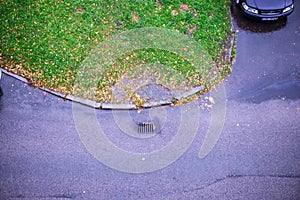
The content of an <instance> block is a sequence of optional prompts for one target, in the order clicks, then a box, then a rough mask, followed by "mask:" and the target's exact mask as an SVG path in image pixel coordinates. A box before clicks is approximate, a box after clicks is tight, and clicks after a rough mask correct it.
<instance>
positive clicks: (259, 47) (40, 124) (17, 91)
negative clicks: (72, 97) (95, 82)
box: [0, 1, 300, 199]
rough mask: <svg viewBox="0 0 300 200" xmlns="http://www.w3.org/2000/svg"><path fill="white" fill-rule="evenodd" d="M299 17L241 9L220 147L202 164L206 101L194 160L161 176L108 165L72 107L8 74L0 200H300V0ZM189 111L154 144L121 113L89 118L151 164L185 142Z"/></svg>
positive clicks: (1, 120) (163, 128)
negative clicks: (265, 18) (131, 129)
mask: <svg viewBox="0 0 300 200" xmlns="http://www.w3.org/2000/svg"><path fill="white" fill-rule="evenodd" d="M295 9H296V10H295V11H294V13H293V14H292V15H291V16H289V17H288V19H287V21H285V20H281V21H278V22H271V23H267V24H265V23H260V22H252V21H251V20H248V19H246V18H244V17H243V16H242V15H241V14H240V13H239V11H238V10H235V8H233V9H232V11H233V16H234V20H235V28H236V30H237V44H236V45H237V49H236V55H237V56H236V62H235V63H234V65H233V71H232V74H231V75H230V76H228V77H227V79H226V80H225V81H224V83H223V84H222V86H224V87H225V91H226V95H227V98H226V99H227V100H226V117H225V118H224V120H225V123H224V126H223V129H222V132H221V135H220V138H219V140H218V142H217V144H216V145H215V146H214V148H213V149H212V151H211V152H210V153H209V154H208V155H207V156H206V157H205V158H203V159H200V158H199V156H198V154H199V150H200V147H201V145H202V144H203V142H204V141H205V139H204V138H205V137H206V136H205V135H206V133H207V130H208V127H209V124H210V119H211V116H212V110H211V109H210V108H209V106H207V105H206V106H205V104H209V103H211V101H210V102H209V101H206V99H208V98H205V96H203V97H202V98H201V99H199V100H198V101H197V102H196V105H192V108H193V109H194V110H198V111H199V116H200V117H199V118H197V116H196V115H192V114H191V115H190V116H189V117H188V121H190V122H193V121H195V120H196V121H197V123H196V126H197V132H196V134H195V138H194V139H193V141H192V143H191V144H190V146H189V148H188V149H187V151H186V152H184V153H183V155H182V156H180V157H179V158H178V159H177V160H176V161H175V162H173V163H171V164H170V165H168V166H166V167H164V168H162V169H159V170H156V171H152V172H147V173H127V172H122V171H119V170H116V169H113V168H112V167H108V166H107V165H105V164H103V163H102V162H100V161H99V160H97V159H96V156H95V155H93V154H92V153H89V151H88V150H87V148H86V146H85V144H84V142H82V141H83V140H82V136H81V135H80V134H79V133H78V132H79V130H80V128H78V124H76V123H78V121H77V122H76V120H74V105H73V104H72V102H70V101H64V100H63V99H61V98H58V97H56V96H53V95H51V94H48V93H45V92H44V91H41V90H36V89H34V88H31V87H29V86H27V85H26V84H24V83H22V82H20V81H18V80H16V79H13V78H11V77H9V76H7V75H4V76H3V80H2V83H1V84H2V88H3V91H4V96H3V97H2V98H1V100H0V199H300V190H299V188H300V154H299V152H300V145H299V144H300V123H299V119H300V118H299V117H300V90H299V89H300V23H299V19H300V5H299V1H296V2H295ZM256 28H257V29H256ZM264 28H266V29H264ZM272 28H274V29H272ZM208 95H209V94H207V95H206V97H207V96H208ZM76 105H77V104H76ZM203 105H204V106H203ZM212 106H214V105H212ZM203 107H204V109H203ZM185 109H186V107H184V106H182V107H169V106H167V107H161V108H156V110H155V111H154V112H158V113H159V115H160V116H164V117H162V118H160V119H158V120H159V121H160V122H161V124H160V127H159V129H160V131H159V133H155V135H154V136H153V135H151V137H150V136H149V138H144V139H140V138H136V137H135V136H131V135H128V133H127V131H126V130H124V129H123V128H124V127H123V128H122V124H121V125H120V124H119V123H118V119H117V118H116V116H118V115H116V113H114V112H113V111H110V110H94V109H92V108H88V107H86V108H84V111H83V112H85V113H89V112H92V113H94V114H95V116H96V118H97V120H98V123H99V126H100V127H101V129H102V130H103V131H104V132H105V134H106V136H107V138H109V140H110V141H112V143H114V144H115V146H118V147H119V148H121V149H124V150H126V151H129V152H144V153H145V155H147V153H150V152H153V151H156V150H157V149H162V148H163V147H164V146H166V145H168V144H169V143H170V141H171V140H172V138H174V137H175V136H176V134H177V133H178V129H179V126H180V123H182V122H183V121H184V119H183V118H182V110H185ZM150 112H153V111H151V109H150V110H149V109H148V110H142V111H130V112H129V115H130V116H131V118H132V120H133V121H134V122H136V123H138V122H143V121H147V120H149V113H150ZM85 123H88V122H85ZM187 124H189V123H188V122H187ZM192 125H193V124H192ZM125 132H126V133H127V134H125ZM145 137H147V136H145ZM98 142H99V144H100V146H101V144H102V143H101V142H102V141H98ZM99 148H100V147H99ZM106 152H107V153H108V154H109V152H110V149H106ZM114 156H115V155H114V154H112V155H111V157H112V159H115V157H114ZM147 159H148V157H147V156H146V157H145V158H143V159H142V160H145V161H147ZM164 159H167V157H162V158H161V160H162V161H163V160H164ZM123 162H124V163H125V165H129V166H130V165H131V164H132V163H130V162H126V160H124V161H123ZM150 164H151V163H150ZM154 164H156V163H154Z"/></svg>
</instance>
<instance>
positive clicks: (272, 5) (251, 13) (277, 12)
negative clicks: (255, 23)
mask: <svg viewBox="0 0 300 200" xmlns="http://www.w3.org/2000/svg"><path fill="white" fill-rule="evenodd" d="M234 1H235V3H236V5H237V6H239V7H240V8H241V9H242V11H243V12H244V14H245V15H246V16H247V17H250V18H253V19H257V20H263V21H267V20H277V19H279V18H283V17H287V16H288V15H289V14H291V13H292V12H293V10H294V0H234Z"/></svg>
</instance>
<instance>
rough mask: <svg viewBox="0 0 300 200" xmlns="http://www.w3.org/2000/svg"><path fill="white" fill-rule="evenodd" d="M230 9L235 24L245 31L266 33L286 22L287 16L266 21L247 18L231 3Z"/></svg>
mask: <svg viewBox="0 0 300 200" xmlns="http://www.w3.org/2000/svg"><path fill="white" fill-rule="evenodd" d="M230 10H231V13H232V16H233V18H234V21H235V23H236V25H237V26H238V27H239V28H241V29H243V30H245V31H251V32H254V33H268V32H273V31H277V30H280V29H282V28H284V27H285V26H286V23H287V18H282V19H279V20H276V21H267V22H264V21H257V20H252V19H249V18H247V17H246V16H245V15H244V14H243V13H242V12H241V10H240V9H239V8H238V7H237V6H235V5H231V6H230Z"/></svg>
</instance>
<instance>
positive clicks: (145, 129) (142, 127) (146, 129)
mask: <svg viewBox="0 0 300 200" xmlns="http://www.w3.org/2000/svg"><path fill="white" fill-rule="evenodd" d="M154 130H155V126H154V123H153V122H143V123H139V124H138V133H153V132H154Z"/></svg>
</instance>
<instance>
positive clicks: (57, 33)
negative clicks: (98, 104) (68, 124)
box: [0, 0, 230, 101]
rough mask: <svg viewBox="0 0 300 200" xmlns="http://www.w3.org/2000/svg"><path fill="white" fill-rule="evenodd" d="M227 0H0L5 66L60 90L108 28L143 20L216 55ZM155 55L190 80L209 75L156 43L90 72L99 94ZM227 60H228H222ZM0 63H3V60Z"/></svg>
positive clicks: (66, 88) (226, 29)
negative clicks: (96, 72)
mask: <svg viewBox="0 0 300 200" xmlns="http://www.w3.org/2000/svg"><path fill="white" fill-rule="evenodd" d="M229 3H230V0H221V1H220V0H190V1H184V0H182V1H178V0H172V1H171V0H160V1H155V0H152V1H142V0H139V1H133V0H104V1H99V0H98V1H94V0H72V1H71V0H38V1H33V0H26V1H23V0H10V1H7V0H0V53H1V60H2V61H1V62H2V64H3V66H4V67H5V68H6V69H8V70H9V71H12V72H14V73H17V74H19V75H21V76H23V77H26V78H28V79H29V80H30V81H32V82H33V83H34V84H36V85H39V86H44V87H47V88H50V89H53V90H55V91H59V92H63V93H65V94H70V93H73V91H74V90H73V85H74V82H75V79H76V75H77V72H78V69H79V67H80V66H81V65H82V62H83V61H84V60H85V58H86V57H87V56H88V55H89V53H90V51H91V50H92V49H93V48H95V47H96V46H97V45H98V44H99V43H100V42H102V41H105V40H106V39H107V38H108V37H109V36H112V35H114V34H117V33H122V32H123V31H126V30H131V29H136V28H142V27H161V28H167V29H171V30H177V31H178V32H179V33H182V34H187V35H189V37H191V38H192V39H193V40H194V41H196V42H198V43H199V45H201V47H202V48H203V49H204V50H205V51H206V52H208V54H209V55H210V56H211V57H212V59H213V60H214V61H215V62H216V63H218V67H219V69H220V71H221V73H222V75H223V76H225V75H226V74H227V73H228V71H229V70H228V69H229V68H230V67H229V66H227V65H226V64H225V65H224V63H222V62H221V60H222V59H221V55H222V52H223V51H224V49H223V48H222V44H224V42H226V40H227V38H228V36H229V34H230V16H229V13H228V5H229ZM154 61H158V62H159V63H163V64H165V66H166V67H170V68H174V69H175V70H177V71H178V72H179V73H180V74H182V75H183V76H184V77H186V78H187V79H188V81H189V82H190V84H192V85H205V86H207V88H209V87H211V86H212V85H213V84H215V83H209V81H207V80H203V79H202V78H201V73H203V72H199V71H197V70H195V69H194V68H193V67H192V64H191V63H189V61H188V60H186V59H185V58H183V57H181V56H178V55H176V54H174V53H173V52H169V51H166V50H159V49H151V48H150V49H140V50H135V51H132V52H131V53H127V54H124V55H123V56H121V57H119V58H118V59H116V60H115V61H114V62H113V63H112V64H111V65H110V66H107V67H106V68H105V69H106V71H105V72H106V73H105V75H103V76H101V80H95V84H94V85H92V86H93V87H95V88H96V90H97V91H98V92H97V95H96V97H90V98H91V99H95V100H99V101H105V100H109V98H110V97H109V96H110V95H109V93H110V92H111V91H110V89H109V88H110V87H111V86H113V85H114V84H115V83H116V81H117V80H118V78H120V76H122V74H124V73H126V72H128V69H131V68H132V67H133V66H135V65H136V64H137V63H151V62H154ZM227 64H228V63H227ZM3 66H2V67H3Z"/></svg>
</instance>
